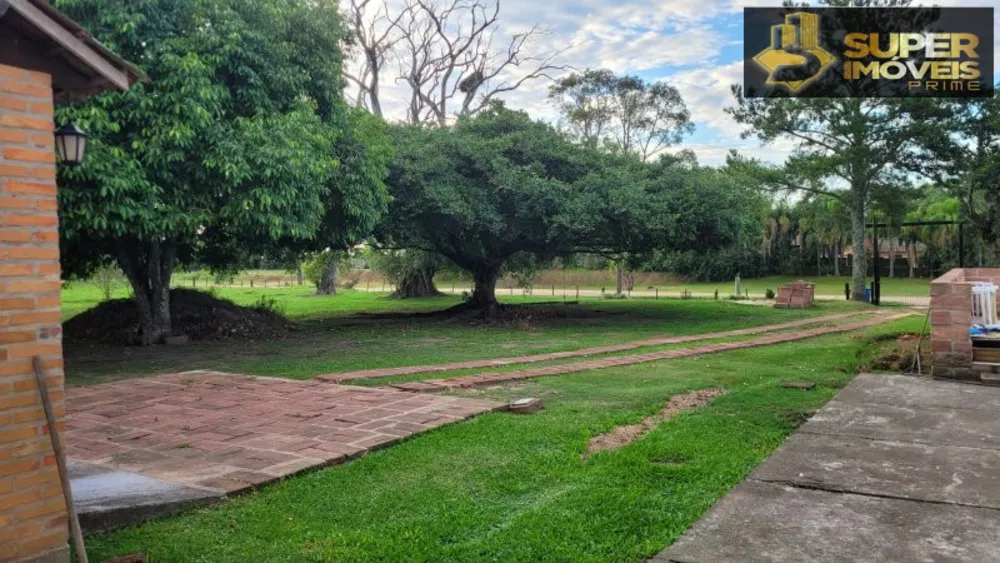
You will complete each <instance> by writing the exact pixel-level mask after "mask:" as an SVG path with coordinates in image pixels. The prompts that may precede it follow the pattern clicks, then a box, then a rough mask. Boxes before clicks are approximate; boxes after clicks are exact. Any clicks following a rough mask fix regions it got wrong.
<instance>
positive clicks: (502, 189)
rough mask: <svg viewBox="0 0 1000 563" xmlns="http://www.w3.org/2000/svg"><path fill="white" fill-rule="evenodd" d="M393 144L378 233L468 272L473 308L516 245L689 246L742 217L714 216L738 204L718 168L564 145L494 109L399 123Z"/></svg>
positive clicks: (542, 128)
mask: <svg viewBox="0 0 1000 563" xmlns="http://www.w3.org/2000/svg"><path fill="white" fill-rule="evenodd" d="M397 145H398V148H399V156H398V158H397V160H396V162H395V164H394V166H393V168H392V172H391V174H390V180H389V181H390V184H391V186H392V191H393V196H394V200H393V203H392V205H391V207H390V212H389V215H388V219H387V221H386V222H385V223H383V225H382V232H381V234H380V239H381V240H384V241H386V243H387V245H388V246H394V247H402V248H416V249H423V250H428V251H434V252H437V253H440V254H442V255H444V256H446V257H447V258H449V259H450V260H451V261H452V262H454V263H455V264H456V265H458V266H459V267H461V268H463V269H466V270H468V271H470V272H472V273H473V277H474V280H475V283H476V290H477V291H474V294H477V293H478V298H479V299H482V301H477V303H478V304H480V305H488V304H489V303H491V302H493V301H494V296H493V289H492V284H495V281H496V278H497V276H498V275H500V273H501V272H502V270H503V268H504V266H505V265H506V264H507V263H508V261H509V260H511V258H512V257H514V256H515V255H518V254H521V253H526V254H533V255H535V256H537V257H539V258H540V259H543V260H545V259H550V258H552V257H554V256H560V255H567V254H570V253H572V252H591V253H598V254H603V255H610V254H615V253H618V254H621V253H635V254H641V253H645V252H649V251H651V250H652V249H654V248H657V247H660V248H663V247H672V248H679V249H691V250H700V249H705V248H710V247H713V246H717V245H721V244H726V243H727V242H732V240H733V239H734V238H736V237H738V236H739V234H740V233H742V232H743V230H744V228H745V224H746V223H745V222H744V221H742V220H741V219H734V218H733V217H736V215H734V216H733V217H731V216H729V215H727V214H726V212H727V211H735V210H738V209H739V208H740V207H741V206H742V205H745V204H746V192H745V190H741V189H739V188H738V186H736V185H735V184H734V180H733V177H731V176H729V175H727V174H724V173H722V172H718V171H713V170H709V169H702V168H697V167H695V168H693V169H692V168H688V167H685V166H680V165H677V164H676V163H674V162H672V161H664V162H660V163H657V164H653V165H650V164H646V163H644V162H642V161H640V160H639V159H637V158H635V157H633V156H627V155H616V154H611V153H608V152H603V151H600V150H598V149H597V148H595V147H592V146H588V145H579V144H574V143H573V142H571V141H570V140H569V139H567V138H566V137H564V136H563V135H561V134H560V133H558V132H557V131H556V130H554V129H553V128H552V127H550V126H549V125H546V124H543V123H538V122H533V121H531V120H530V119H529V118H528V117H527V115H525V114H523V113H520V112H513V111H509V110H506V109H504V108H503V107H501V106H493V107H492V108H491V109H490V110H489V111H487V112H485V113H483V114H481V115H480V116H477V117H476V118H472V119H463V120H461V121H460V122H459V123H458V124H457V125H456V126H455V127H454V128H453V129H435V130H426V129H417V128H401V129H399V130H398V132H397ZM474 297H477V295H474ZM474 301H476V300H475V299H474Z"/></svg>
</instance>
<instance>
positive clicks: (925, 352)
mask: <svg viewBox="0 0 1000 563" xmlns="http://www.w3.org/2000/svg"><path fill="white" fill-rule="evenodd" d="M919 340H920V335H918V334H903V335H900V336H898V337H896V338H894V339H890V340H883V341H881V342H878V343H877V346H878V349H877V351H876V353H875V357H874V358H873V359H872V361H871V362H870V363H869V365H868V369H869V370H870V371H881V372H893V373H902V372H905V371H907V370H909V369H910V368H911V366H914V359H915V356H916V354H917V342H919ZM920 364H921V366H922V367H923V369H924V372H925V373H926V372H927V370H929V369H930V365H931V346H930V341H929V340H928V339H926V338H925V339H924V343H923V345H922V346H921V347H920Z"/></svg>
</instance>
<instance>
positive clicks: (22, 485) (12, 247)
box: [0, 65, 68, 561]
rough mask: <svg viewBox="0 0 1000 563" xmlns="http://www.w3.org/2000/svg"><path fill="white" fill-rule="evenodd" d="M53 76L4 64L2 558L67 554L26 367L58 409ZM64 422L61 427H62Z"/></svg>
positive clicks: (0, 150) (0, 89)
mask: <svg viewBox="0 0 1000 563" xmlns="http://www.w3.org/2000/svg"><path fill="white" fill-rule="evenodd" d="M52 113H53V107H52V87H51V79H50V77H49V75H47V74H43V73H38V72H30V71H26V70H22V69H20V68H15V67H9V66H3V65H0V561H19V560H30V561H59V560H65V559H66V556H67V553H68V552H67V546H66V542H67V535H68V531H67V530H68V526H67V517H66V507H65V501H64V500H63V493H62V487H61V485H60V481H59V474H58V470H57V468H56V464H55V458H54V456H53V449H52V444H51V442H50V439H49V436H48V426H47V424H46V422H45V413H44V411H43V408H42V403H41V399H40V396H39V391H38V385H37V382H36V380H35V375H34V371H33V368H32V357H34V356H38V357H40V358H41V364H42V368H43V370H44V372H45V374H46V378H47V381H48V385H49V389H50V392H51V397H52V400H53V402H54V403H55V410H56V414H57V416H58V417H59V419H60V420H61V419H62V417H63V416H64V414H65V409H64V405H63V372H62V368H63V361H62V329H61V324H60V315H59V289H60V282H59V277H60V275H59V231H58V213H57V209H56V181H55V178H56V167H55V149H54V139H53V118H52ZM60 424H61V423H60Z"/></svg>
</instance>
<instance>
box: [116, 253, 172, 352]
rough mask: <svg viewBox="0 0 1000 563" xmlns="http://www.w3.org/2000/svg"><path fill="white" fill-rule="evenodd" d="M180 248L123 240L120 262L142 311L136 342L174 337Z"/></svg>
mask: <svg viewBox="0 0 1000 563" xmlns="http://www.w3.org/2000/svg"><path fill="white" fill-rule="evenodd" d="M176 255H177V249H176V248H175V247H174V246H173V245H171V244H168V243H161V242H154V243H151V244H143V243H137V242H134V243H131V244H128V243H124V242H123V243H122V244H121V245H120V247H119V250H118V265H119V266H120V267H121V269H122V271H123V272H125V276H126V277H127V278H128V281H129V284H130V285H131V286H132V293H133V295H134V299H135V305H136V309H137V310H138V311H139V332H138V334H137V335H136V339H135V341H136V343H138V344H141V345H143V346H149V345H151V344H157V343H159V342H162V341H163V339H164V338H165V337H167V336H170V334H171V331H172V326H171V322H170V277H171V276H172V275H173V268H174V259H175V257H176Z"/></svg>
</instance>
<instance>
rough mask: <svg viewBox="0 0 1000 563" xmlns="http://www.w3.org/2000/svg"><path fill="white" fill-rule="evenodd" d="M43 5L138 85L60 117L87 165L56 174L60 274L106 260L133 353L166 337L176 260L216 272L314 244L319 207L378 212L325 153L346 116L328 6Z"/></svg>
mask: <svg viewBox="0 0 1000 563" xmlns="http://www.w3.org/2000/svg"><path fill="white" fill-rule="evenodd" d="M56 4H57V6H58V7H59V8H60V9H62V10H63V11H65V12H66V13H67V14H69V15H70V16H71V17H73V18H74V19H76V20H77V21H80V22H81V23H83V24H84V25H85V26H86V27H87V28H88V29H89V30H91V31H92V32H94V33H95V35H96V36H97V37H98V38H99V39H100V40H101V41H102V42H104V43H105V44H107V45H108V46H109V47H110V48H112V49H113V50H115V51H116V52H118V53H120V54H122V55H123V56H124V57H125V58H127V59H129V60H131V61H134V62H135V63H137V64H138V65H139V66H140V67H141V68H142V69H143V71H144V72H145V73H146V74H147V75H148V76H149V80H147V81H144V82H141V83H139V84H137V85H136V86H135V87H134V88H133V89H132V90H130V91H128V92H125V93H108V94H103V95H100V96H97V97H95V98H92V99H91V100H89V101H87V102H85V103H79V104H75V105H72V106H69V107H65V108H61V110H60V112H59V116H58V119H59V120H60V121H65V120H69V119H72V120H73V121H75V122H76V123H78V124H79V125H81V126H82V127H84V128H86V129H87V130H88V131H89V132H90V133H91V135H92V138H91V142H90V148H89V151H88V160H87V162H86V164H85V165H83V166H80V167H78V168H75V169H65V170H61V171H60V176H61V177H60V185H61V187H62V188H63V189H61V190H60V200H61V201H60V212H61V225H62V234H63V237H62V238H63V244H64V247H65V250H64V252H63V257H64V261H65V262H66V264H65V266H66V271H67V272H68V273H71V274H72V273H77V274H85V273H86V272H87V270H88V268H89V267H91V266H92V265H93V264H96V263H100V261H102V260H104V259H106V258H108V257H110V258H112V259H114V260H116V261H117V262H118V265H119V266H120V267H121V268H122V270H123V271H124V272H125V274H126V275H127V277H128V279H129V281H130V283H131V285H132V288H133V290H134V294H135V301H136V305H137V308H138V311H139V315H140V320H141V326H140V340H141V342H142V343H144V344H149V343H153V342H157V341H159V340H160V339H162V338H163V337H164V336H166V335H168V334H170V333H171V330H172V327H171V322H170V295H169V288H170V279H171V274H172V272H173V269H174V267H175V266H176V265H177V264H179V263H180V264H184V263H199V264H206V263H207V264H209V265H211V266H216V267H218V266H225V265H227V264H230V263H231V261H232V260H234V259H235V258H236V257H238V256H240V255H241V253H243V255H245V253H246V252H248V251H253V250H265V249H266V248H269V247H272V246H274V244H275V242H276V241H280V240H289V239H291V240H306V239H310V238H312V237H314V235H315V234H316V231H317V229H318V228H319V226H320V225H321V223H322V222H323V219H324V216H327V215H329V214H330V213H335V214H336V213H350V214H355V215H357V214H361V215H377V214H378V206H379V205H380V204H379V200H380V199H382V203H381V205H383V206H384V194H383V195H382V196H379V195H378V194H377V193H373V190H372V189H367V188H362V189H359V190H356V189H352V186H353V184H352V183H351V182H350V179H347V180H346V181H345V179H344V176H343V174H342V171H343V170H345V168H343V167H342V166H341V164H343V163H341V162H340V160H339V159H338V157H340V158H342V157H343V145H341V144H338V143H340V142H341V141H342V140H343V139H346V138H348V137H349V135H348V134H346V133H345V132H346V131H348V130H349V129H350V127H351V126H352V120H351V119H350V116H349V114H348V112H347V106H346V104H345V103H344V101H343V99H342V94H341V91H342V88H343V85H344V82H343V78H342V74H341V51H340V44H341V42H342V40H343V39H344V36H345V31H344V29H343V26H342V25H341V21H340V16H339V14H338V12H337V10H336V7H335V6H331V5H329V4H323V3H320V4H317V3H314V2H309V1H307V0H289V1H286V2H279V3H274V2H268V1H266V0H138V1H135V2H128V3H123V2H120V1H116V0H59V1H58V2H57V3H56ZM374 191H375V192H377V188H376V189H375V190H374ZM331 224H332V223H331ZM334 228H335V229H345V230H346V229H347V227H346V226H344V225H341V226H339V227H336V226H335V227H334Z"/></svg>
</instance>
